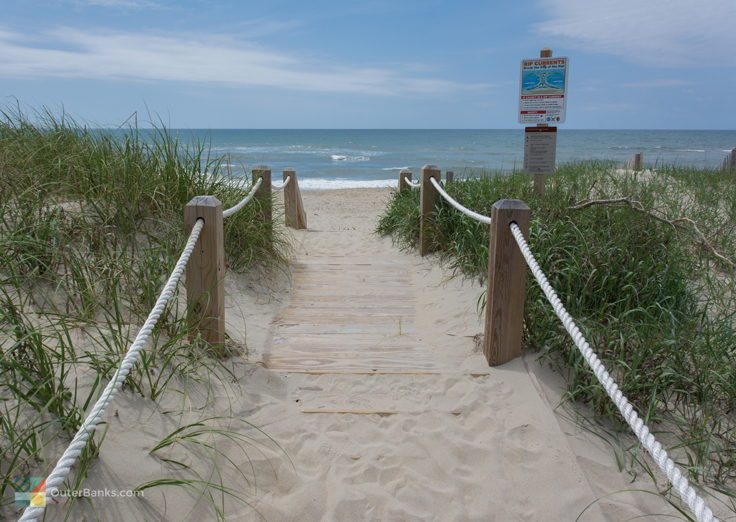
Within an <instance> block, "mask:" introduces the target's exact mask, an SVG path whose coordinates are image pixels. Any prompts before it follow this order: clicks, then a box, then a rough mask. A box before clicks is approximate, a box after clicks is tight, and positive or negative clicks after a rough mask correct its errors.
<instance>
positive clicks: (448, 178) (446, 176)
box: [445, 170, 455, 183]
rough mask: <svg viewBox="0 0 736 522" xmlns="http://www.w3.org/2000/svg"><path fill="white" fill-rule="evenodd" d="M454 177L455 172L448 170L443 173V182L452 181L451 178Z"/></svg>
mask: <svg viewBox="0 0 736 522" xmlns="http://www.w3.org/2000/svg"><path fill="white" fill-rule="evenodd" d="M454 179H455V173H454V172H453V171H451V170H448V171H447V172H446V173H445V183H452V180H454Z"/></svg>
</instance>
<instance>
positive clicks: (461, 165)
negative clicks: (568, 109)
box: [172, 127, 736, 190]
mask: <svg viewBox="0 0 736 522" xmlns="http://www.w3.org/2000/svg"><path fill="white" fill-rule="evenodd" d="M172 132H174V133H176V134H178V136H179V138H180V139H181V140H182V141H189V140H200V141H204V142H206V143H207V144H208V145H209V147H210V150H211V154H212V155H213V156H222V157H224V158H225V164H226V165H227V168H229V169H230V170H231V171H232V173H233V174H234V175H236V176H242V175H244V174H245V173H249V172H250V170H251V169H252V168H253V167H254V166H256V165H268V166H269V167H271V169H272V170H273V172H274V179H279V176H278V173H279V172H281V171H282V170H283V169H284V168H286V167H291V168H294V169H296V171H297V174H298V175H299V185H300V187H301V188H303V189H305V190H309V189H331V188H357V187H383V186H395V185H396V179H397V177H398V171H399V170H401V169H402V168H409V169H411V170H412V172H413V173H414V174H415V178H416V174H418V172H419V170H420V169H421V167H422V166H423V165H426V164H433V165H437V166H438V167H439V168H440V169H441V170H442V171H443V172H444V171H447V170H452V171H454V172H455V175H456V176H463V175H473V174H476V173H478V172H479V171H481V170H494V171H506V172H508V171H511V170H513V169H515V168H517V169H520V168H521V167H522V164H523V158H524V141H523V140H524V131H523V129H521V128H519V129H511V130H374V129H370V130H338V129H333V130H317V129H314V130H274V129H270V130H252V129H243V130H239V129H220V130H193V129H186V130H183V129H181V130H176V129H173V130H172ZM734 147H736V131H704V130H567V129H564V128H561V127H560V128H559V131H558V137H557V163H558V164H559V163H564V162H569V161H576V160H591V159H593V160H613V161H615V162H624V161H627V160H628V159H629V158H631V156H632V155H633V154H634V153H637V152H643V153H644V163H645V165H647V166H652V167H655V168H656V166H657V165H678V166H691V167H695V168H701V169H702V168H720V166H721V162H722V161H723V158H724V157H725V155H726V153H727V152H728V151H730V150H731V149H732V148H734Z"/></svg>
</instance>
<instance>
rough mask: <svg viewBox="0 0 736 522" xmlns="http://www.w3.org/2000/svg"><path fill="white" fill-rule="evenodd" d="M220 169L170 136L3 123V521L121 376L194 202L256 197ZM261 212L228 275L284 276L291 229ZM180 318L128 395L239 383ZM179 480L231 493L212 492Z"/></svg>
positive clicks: (245, 214) (65, 123)
mask: <svg viewBox="0 0 736 522" xmlns="http://www.w3.org/2000/svg"><path fill="white" fill-rule="evenodd" d="M223 164H224V163H223V161H222V159H221V158H217V157H213V156H210V155H209V152H208V148H207V145H206V143H181V142H180V141H179V140H178V138H177V137H176V136H175V135H173V134H172V133H171V132H169V131H168V130H166V129H165V128H159V129H156V131H155V133H154V135H153V136H150V135H146V136H145V137H144V136H142V134H141V133H140V132H139V131H138V130H137V129H136V128H130V129H127V130H126V131H124V132H123V131H121V132H116V133H112V134H111V133H106V132H102V131H97V130H90V129H87V128H86V127H85V126H84V125H82V124H79V123H77V122H75V121H74V120H72V119H70V118H68V117H67V116H65V115H62V116H60V117H57V116H54V115H53V114H51V113H49V112H40V113H37V114H33V115H31V117H28V116H27V115H24V114H22V113H20V112H18V111H5V112H2V114H1V115H0V497H1V498H2V506H0V513H6V512H10V510H11V509H12V502H13V487H12V480H13V479H15V478H18V477H30V476H44V475H45V474H46V473H47V472H48V471H50V467H51V466H52V465H53V464H54V463H55V462H56V459H57V458H58V457H59V455H60V451H61V450H63V448H64V447H65V446H66V444H67V443H68V442H69V440H70V437H71V436H72V435H73V434H74V433H75V431H76V430H77V429H78V428H79V426H80V425H81V423H82V421H83V420H84V417H85V411H86V410H87V409H88V408H89V407H90V406H91V405H92V404H93V403H94V401H95V400H96V398H97V396H98V395H99V393H100V391H101V389H102V388H103V387H104V385H105V384H106V383H107V380H108V379H109V378H110V376H111V375H112V373H113V372H114V371H115V369H116V367H117V364H118V363H119V361H120V359H121V357H122V355H123V354H124V353H125V351H126V350H127V348H128V346H129V345H130V343H131V342H132V340H133V338H134V336H135V333H136V332H137V329H138V327H139V326H140V325H141V324H142V323H143V321H144V320H145V318H146V316H147V315H148V313H149V311H150V310H151V308H152V307H153V304H154V303H155V301H156V298H157V297H158V294H159V292H160V290H161V288H162V286H163V283H164V281H165V279H166V278H167V277H168V275H169V273H170V271H171V269H172V268H173V266H174V264H175V262H176V260H177V258H178V256H179V254H180V252H181V248H182V247H183V245H184V243H185V241H186V237H185V234H184V227H183V221H182V216H183V208H184V206H185V205H186V203H187V202H188V201H189V200H190V199H191V198H192V197H194V196H196V195H203V194H210V195H214V196H216V197H218V198H219V199H220V200H221V201H222V202H223V208H228V207H230V206H232V205H233V204H235V203H236V202H237V201H239V200H240V199H242V197H244V196H245V195H246V194H247V192H248V190H249V189H250V187H249V185H248V184H247V183H246V182H243V181H238V180H234V179H232V178H231V177H230V176H228V173H227V172H226V171H225V170H224V167H223ZM259 205H260V202H258V201H254V202H252V203H251V204H249V205H247V206H246V207H245V208H244V209H243V210H242V211H241V212H239V213H237V214H235V215H234V216H232V217H230V218H228V219H227V220H226V225H225V245H226V260H227V263H228V264H229V266H230V268H231V269H236V270H244V269H248V270H257V271H258V272H259V274H262V273H264V272H266V273H268V272H273V271H279V270H282V269H283V268H284V266H285V260H286V255H287V253H288V243H287V241H286V239H285V237H286V236H285V234H284V231H283V228H281V227H280V226H276V225H274V224H273V223H264V222H262V221H261V220H259V219H257V216H258V213H259V211H260V208H259ZM184 308H185V307H184V306H183V304H181V302H180V300H178V299H176V298H174V299H173V300H172V302H171V303H170V304H169V306H168V307H167V309H166V311H165V313H164V314H163V316H162V318H161V320H160V321H159V323H158V325H157V327H156V330H155V331H154V334H153V337H152V342H151V343H150V346H149V348H148V349H147V350H145V351H144V352H143V355H142V357H141V359H140V361H139V362H138V364H137V365H136V366H135V368H134V369H133V371H131V373H130V375H129V376H128V378H127V380H126V383H125V386H124V390H128V392H130V393H134V394H138V395H140V396H143V397H147V398H148V399H150V400H152V401H158V400H160V399H161V398H162V397H163V396H164V395H165V394H167V393H169V392H172V391H174V392H176V393H184V390H185V388H186V386H187V385H186V383H187V382H188V381H198V382H205V381H207V380H209V379H228V380H230V379H231V378H232V375H229V376H228V372H229V370H228V368H227V366H226V365H225V364H223V361H221V360H220V359H218V358H217V357H215V356H214V354H212V353H210V351H209V348H208V347H207V346H206V345H205V344H204V343H203V342H202V341H201V340H200V339H199V338H197V337H196V336H192V335H191V327H190V326H189V324H188V321H187V311H186V310H185V309H184ZM240 348H241V349H242V348H243V347H240ZM205 431H206V429H205ZM201 433H204V432H200V434H201ZM222 433H227V431H226V430H224V431H223V430H219V431H216V430H214V429H212V430H210V431H209V434H210V435H221V434H222ZM103 438H104V430H102V432H101V433H100V434H98V435H97V436H96V437H95V440H94V441H92V442H91V443H90V445H89V446H88V448H87V450H86V451H85V452H84V453H83V455H82V456H81V457H80V462H79V464H78V466H77V474H76V477H73V478H72V479H71V481H70V485H74V484H77V483H80V482H81V480H82V479H83V477H84V473H85V471H86V470H87V469H88V468H89V466H90V464H91V462H92V459H93V457H94V455H95V454H96V448H97V447H98V446H99V444H100V443H101V442H102V440H103ZM234 440H241V439H238V438H237V437H234ZM161 480H162V481H165V480H169V478H162V479H161ZM171 480H179V478H178V477H173V478H171ZM181 480H184V483H185V484H186V485H187V486H196V487H199V488H205V489H207V488H214V490H215V491H220V492H222V491H223V488H222V484H217V483H216V481H213V480H210V479H208V480H203V479H201V477H200V478H197V479H196V481H195V480H194V479H191V478H190V479H186V478H184V479H181ZM187 480H189V481H190V482H186V481H187ZM162 483H163V482H162ZM154 485H155V483H154ZM148 487H153V486H152V485H150V484H149V485H148ZM208 496H209V498H214V496H213V495H212V494H208ZM213 510H214V514H213V516H215V515H216V516H218V517H222V516H224V515H223V514H222V513H221V509H220V508H218V507H217V505H215V504H213Z"/></svg>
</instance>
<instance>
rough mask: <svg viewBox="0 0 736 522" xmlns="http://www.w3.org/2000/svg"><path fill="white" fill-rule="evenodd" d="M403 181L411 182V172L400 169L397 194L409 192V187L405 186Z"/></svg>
mask: <svg viewBox="0 0 736 522" xmlns="http://www.w3.org/2000/svg"><path fill="white" fill-rule="evenodd" d="M405 179H408V180H409V181H411V171H410V170H409V169H401V172H399V192H404V191H405V190H409V191H411V187H410V186H409V185H407V184H406V182H405V181H404V180H405Z"/></svg>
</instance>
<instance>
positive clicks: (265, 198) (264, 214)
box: [253, 165, 273, 223]
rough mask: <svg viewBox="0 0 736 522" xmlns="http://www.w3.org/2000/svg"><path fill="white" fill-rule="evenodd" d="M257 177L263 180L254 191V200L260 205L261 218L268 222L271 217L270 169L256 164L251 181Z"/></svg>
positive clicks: (256, 179) (254, 180)
mask: <svg viewBox="0 0 736 522" xmlns="http://www.w3.org/2000/svg"><path fill="white" fill-rule="evenodd" d="M259 179H262V180H263V183H262V184H261V186H260V188H259V189H258V191H257V192H256V200H257V201H258V202H259V204H260V205H261V220H262V221H264V222H266V223H268V222H270V221H271V219H272V218H273V210H272V205H271V169H270V168H268V167H267V166H266V165H258V166H257V167H255V168H254V169H253V183H254V184H255V183H256V182H257V181H258V180H259Z"/></svg>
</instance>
